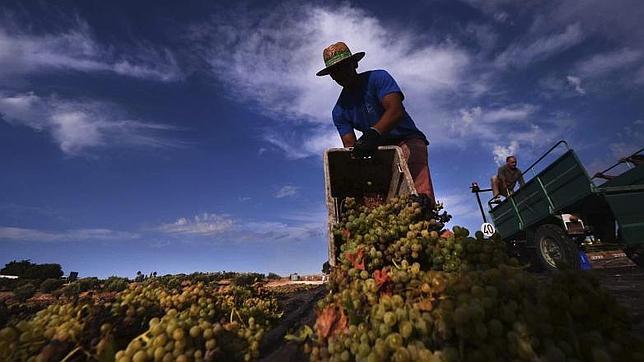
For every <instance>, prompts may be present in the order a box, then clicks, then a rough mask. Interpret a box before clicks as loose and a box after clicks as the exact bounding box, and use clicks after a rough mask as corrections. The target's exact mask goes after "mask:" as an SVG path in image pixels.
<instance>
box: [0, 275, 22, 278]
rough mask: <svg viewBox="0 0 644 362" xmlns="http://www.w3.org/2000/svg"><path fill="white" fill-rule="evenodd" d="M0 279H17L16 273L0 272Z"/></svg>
mask: <svg viewBox="0 0 644 362" xmlns="http://www.w3.org/2000/svg"><path fill="white" fill-rule="evenodd" d="M0 279H18V276H17V275H4V274H0Z"/></svg>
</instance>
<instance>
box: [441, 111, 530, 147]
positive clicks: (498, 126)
mask: <svg viewBox="0 0 644 362" xmlns="http://www.w3.org/2000/svg"><path fill="white" fill-rule="evenodd" d="M537 110H538V107H537V106H535V105H532V104H513V105H509V106H505V107H499V108H490V109H483V108H482V107H481V106H476V107H472V108H470V109H461V110H460V111H459V113H460V116H461V117H460V120H457V121H454V122H453V123H452V128H451V129H450V134H452V135H458V136H460V137H468V138H476V139H479V140H493V139H495V138H498V134H500V133H501V132H502V129H508V128H512V129H513V131H514V130H516V129H518V128H520V127H525V126H526V125H527V124H528V122H526V120H527V119H529V118H530V117H531V116H532V115H534V113H535V112H536V111H537Z"/></svg>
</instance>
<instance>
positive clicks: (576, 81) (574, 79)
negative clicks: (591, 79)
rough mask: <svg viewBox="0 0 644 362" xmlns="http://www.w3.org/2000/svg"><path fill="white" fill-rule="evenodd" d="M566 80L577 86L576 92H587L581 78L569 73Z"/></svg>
mask: <svg viewBox="0 0 644 362" xmlns="http://www.w3.org/2000/svg"><path fill="white" fill-rule="evenodd" d="M566 80H567V81H568V83H569V84H570V85H571V86H573V87H574V88H575V92H577V93H579V94H586V91H585V90H584V88H582V87H581V78H579V77H574V76H572V75H569V76H567V77H566Z"/></svg>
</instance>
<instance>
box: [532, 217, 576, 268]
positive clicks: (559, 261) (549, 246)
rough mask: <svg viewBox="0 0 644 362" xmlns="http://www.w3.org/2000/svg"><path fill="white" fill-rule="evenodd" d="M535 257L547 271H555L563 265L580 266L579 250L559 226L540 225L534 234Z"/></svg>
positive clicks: (569, 266)
mask: <svg viewBox="0 0 644 362" xmlns="http://www.w3.org/2000/svg"><path fill="white" fill-rule="evenodd" d="M534 242H535V246H536V251H537V259H539V262H540V263H541V265H542V266H543V268H544V269H546V270H547V271H556V270H559V269H560V268H561V267H563V266H565V267H568V268H571V269H573V270H578V269H580V268H581V264H580V261H579V250H578V248H577V245H575V243H574V242H573V241H572V240H570V238H569V237H568V235H566V233H565V232H564V231H563V230H562V229H561V227H559V226H557V225H553V224H546V225H542V226H540V227H539V228H538V229H537V232H536V233H535V235H534Z"/></svg>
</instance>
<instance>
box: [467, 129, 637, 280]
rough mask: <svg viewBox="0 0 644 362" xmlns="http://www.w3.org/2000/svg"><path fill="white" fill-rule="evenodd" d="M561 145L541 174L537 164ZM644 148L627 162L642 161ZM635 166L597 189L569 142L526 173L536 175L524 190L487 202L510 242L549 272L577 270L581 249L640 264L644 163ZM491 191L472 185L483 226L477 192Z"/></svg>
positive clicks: (563, 143)
mask: <svg viewBox="0 0 644 362" xmlns="http://www.w3.org/2000/svg"><path fill="white" fill-rule="evenodd" d="M562 147H563V148H565V152H564V153H563V154H561V155H560V156H559V157H558V158H557V159H556V160H554V161H553V162H552V163H550V164H549V165H548V166H546V167H545V168H544V169H543V170H541V171H540V172H538V173H537V172H536V171H535V169H536V166H537V165H539V164H540V163H541V162H542V161H543V160H544V159H546V157H548V156H551V155H552V153H553V151H555V150H557V149H559V148H562ZM643 150H644V149H642V150H639V151H638V152H636V153H635V154H633V155H631V156H630V157H629V159H631V160H632V159H634V158H638V157H640V156H638V155H639V153H641V152H642V151H643ZM640 159H641V158H640ZM625 162H626V161H623V160H622V161H620V162H619V163H617V164H616V165H615V166H617V165H619V164H623V163H625ZM615 166H613V167H611V168H609V169H608V170H605V171H604V173H605V172H607V171H610V170H611V169H613V168H614V167H615ZM631 166H632V167H631V168H630V169H629V170H627V171H625V172H623V173H622V174H620V175H617V176H613V177H610V179H609V180H608V181H606V182H604V183H603V184H599V185H597V184H596V183H599V181H598V178H597V177H593V178H591V177H590V176H589V175H588V173H587V172H586V169H585V168H584V167H583V165H582V163H581V162H580V161H579V158H578V157H577V155H576V153H575V151H574V150H573V149H571V148H570V147H569V146H568V144H567V143H566V142H565V141H563V140H562V141H559V142H557V143H556V144H555V145H554V146H553V147H551V148H550V149H549V150H548V151H547V152H545V153H544V154H543V155H542V156H541V157H539V159H537V160H536V161H535V162H534V163H533V164H532V165H531V166H530V167H528V168H527V169H526V170H525V171H524V173H523V174H524V178H526V179H528V177H529V176H532V177H531V178H530V179H529V180H528V181H527V182H526V184H525V185H524V186H522V187H521V188H520V189H519V190H517V191H516V192H515V193H513V194H512V195H510V196H509V197H508V198H506V199H505V200H503V201H502V202H501V203H499V204H493V203H492V202H491V200H490V201H488V203H487V204H488V206H489V214H490V216H491V217H492V221H493V223H494V226H495V227H496V231H497V232H498V233H499V234H500V235H501V237H502V238H503V239H504V240H505V241H506V242H508V243H512V244H513V245H519V246H522V247H524V248H523V249H524V250H530V253H532V255H533V256H535V257H536V259H537V261H538V262H539V264H541V265H542V266H543V267H544V268H546V269H550V270H555V269H557V268H558V267H560V266H561V265H562V264H567V265H569V266H571V267H573V268H579V267H580V266H581V262H582V260H581V258H580V253H579V250H601V249H602V248H603V249H604V250H608V249H611V248H612V249H615V248H621V249H623V250H624V251H625V253H626V254H627V255H628V256H629V257H631V259H633V260H634V261H635V262H636V263H638V264H640V265H641V259H640V255H641V254H642V251H644V247H643V246H644V164H639V165H637V164H635V163H633V164H631ZM593 180H595V182H593ZM489 191H491V189H481V188H479V187H478V184H476V183H475V184H473V185H472V192H474V193H476V196H477V199H478V202H479V206H480V209H481V214H482V216H483V219H484V221H485V222H487V218H486V215H485V212H484V211H483V207H482V204H481V201H480V196H479V194H480V193H482V192H489Z"/></svg>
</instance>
